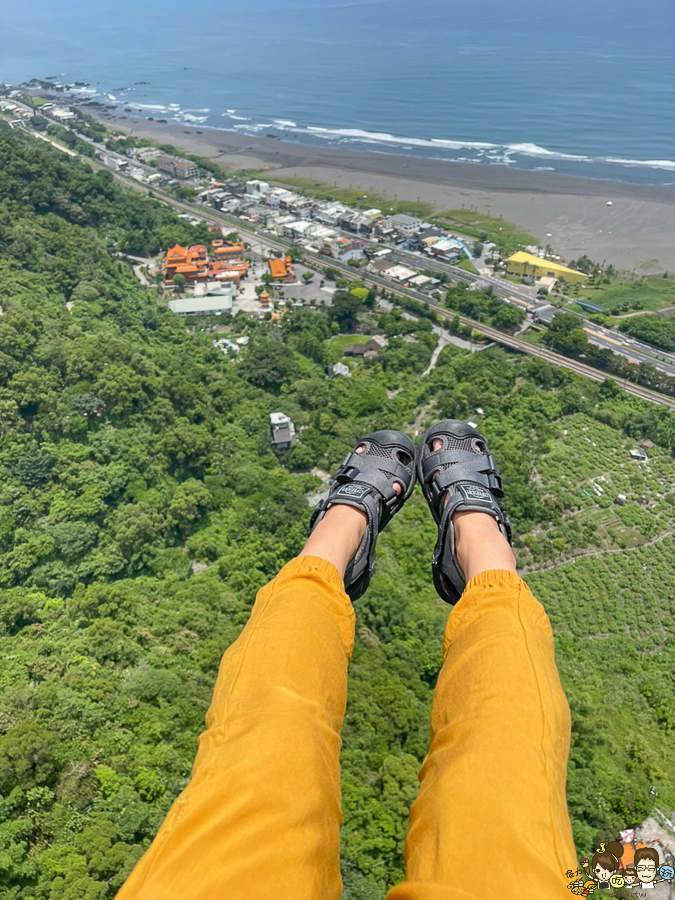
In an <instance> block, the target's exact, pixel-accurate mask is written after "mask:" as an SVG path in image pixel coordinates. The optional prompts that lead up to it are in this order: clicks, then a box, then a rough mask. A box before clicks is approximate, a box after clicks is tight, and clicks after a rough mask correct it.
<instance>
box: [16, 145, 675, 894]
mask: <svg viewBox="0 0 675 900" xmlns="http://www.w3.org/2000/svg"><path fill="white" fill-rule="evenodd" d="M208 239H209V235H208V232H207V230H206V229H205V227H200V228H195V227H193V226H190V225H188V224H187V223H186V222H185V221H184V220H181V219H178V218H175V217H174V215H173V214H172V213H171V212H170V211H169V210H167V209H166V208H165V207H164V206H162V205H160V204H159V203H158V202H156V201H153V200H151V199H147V198H143V197H140V196H139V195H137V194H134V193H133V192H130V191H125V190H123V189H121V188H119V187H118V186H117V185H115V183H114V182H113V180H112V176H111V175H110V173H108V172H98V173H94V172H92V171H91V170H90V169H89V168H87V167H86V166H84V165H83V164H79V163H77V162H73V161H72V160H67V159H64V158H63V156H62V155H61V154H59V153H58V151H56V150H52V149H50V148H49V147H47V146H44V147H43V146H35V145H34V143H32V142H30V141H28V140H27V139H26V140H23V139H20V138H18V137H14V136H8V135H3V134H0V306H1V307H2V315H1V316H0V687H1V690H0V896H2V897H3V898H8V900H19V898H21V900H104V898H106V900H107V898H113V897H114V895H115V893H116V891H117V890H118V889H119V887H120V885H121V884H122V882H123V881H124V879H125V877H126V875H127V874H128V873H129V872H130V870H131V868H132V867H133V865H134V864H135V862H136V861H137V859H138V858H139V857H140V855H141V853H142V852H143V850H144V849H145V848H146V847H147V846H148V845H149V843H150V841H151V839H152V837H153V835H154V834H155V832H156V831H157V828H158V827H159V825H160V823H161V821H162V819H163V817H164V815H165V814H166V812H167V810H168V808H169V807H170V805H171V803H172V801H173V800H174V798H175V797H176V796H177V794H178V793H179V792H180V791H181V789H182V788H183V787H185V785H186V783H187V781H188V779H189V776H190V769H191V765H192V761H193V758H194V755H195V751H196V746H197V737H198V734H199V733H200V730H201V729H202V727H203V720H204V715H205V712H206V708H207V706H208V704H209V701H210V697H211V691H212V689H213V685H214V682H215V678H216V673H217V667H218V663H219V660H220V657H221V655H222V653H223V651H224V650H225V649H226V648H227V646H228V645H229V644H230V643H231V642H232V641H233V640H234V639H235V638H236V637H237V635H238V634H239V632H240V630H241V629H242V627H243V625H244V623H245V622H246V619H247V616H248V614H249V611H250V608H251V605H252V603H253V600H254V598H255V593H256V591H257V589H258V588H259V587H260V586H261V585H263V584H264V583H265V582H266V581H267V580H268V579H269V578H271V577H272V576H273V575H274V574H275V572H276V571H277V570H278V569H279V568H280V567H281V566H282V565H283V564H284V563H285V562H286V561H287V560H288V559H289V558H290V557H291V556H293V555H294V554H295V553H296V552H297V551H298V550H299V549H300V547H301V546H302V543H303V539H304V535H305V533H306V526H307V522H308V520H309V516H310V512H311V510H310V507H309V505H308V503H307V500H306V496H307V494H311V493H314V492H316V491H317V490H321V485H322V483H325V481H323V482H322V479H324V478H325V476H326V475H327V473H329V472H330V471H331V470H332V469H334V467H335V466H336V465H337V464H338V463H339V461H340V459H341V458H342V457H343V455H344V453H345V451H346V448H347V447H348V446H349V445H351V444H353V443H355V442H356V440H357V439H358V438H359V437H360V436H362V435H363V434H364V433H366V432H367V431H369V430H372V429H373V428H376V427H382V426H384V425H388V426H389V427H394V428H405V429H406V430H408V431H409V432H410V433H413V434H414V433H415V432H416V431H421V430H422V429H423V428H424V427H425V425H426V424H427V423H430V422H432V421H433V420H434V419H437V418H440V417H444V416H454V417H459V418H476V419H477V420H478V419H480V423H481V428H482V429H483V431H484V433H485V435H486V437H487V439H488V440H489V442H490V445H491V449H492V450H493V452H494V453H495V455H496V456H497V458H498V459H499V461H500V465H501V467H502V470H503V475H504V478H505V481H506V483H507V486H508V498H509V512H510V514H511V517H512V520H513V523H514V528H515V532H516V534H517V535H518V538H517V542H516V551H517V554H518V557H519V561H520V563H521V564H522V565H523V566H524V567H525V571H526V572H527V573H528V574H527V579H528V581H529V583H530V584H531V585H532V587H533V588H534V589H535V591H536V592H537V593H538V594H539V596H540V598H541V600H542V601H543V602H544V604H545V605H546V607H547V610H548V612H549V615H550V617H551V620H552V623H553V627H554V630H555V632H556V640H557V654H558V660H559V665H560V669H561V674H562V677H563V682H564V686H565V689H566V691H567V694H568V697H569V700H570V704H571V707H572V712H573V730H574V736H573V747H572V755H571V763H570V772H569V796H570V806H571V813H572V818H573V824H574V829H575V837H576V839H577V844H578V847H579V851H580V852H583V853H587V852H588V851H589V849H590V848H591V846H592V845H593V846H594V844H593V841H595V840H596V839H601V840H607V839H608V838H609V837H610V836H613V835H614V834H615V833H616V831H617V830H618V829H619V828H621V827H625V826H626V825H627V824H630V823H632V822H636V821H639V820H641V819H642V818H643V817H644V816H645V815H646V814H647V813H648V812H649V810H650V804H651V802H652V801H650V797H649V787H650V785H651V784H652V783H663V784H675V749H674V745H673V730H674V729H675V675H674V674H673V673H675V644H674V642H673V634H674V623H673V618H672V615H673V614H672V603H673V596H674V595H675V575H674V566H673V560H674V559H675V548H674V546H673V537H672V529H673V500H674V499H675V494H674V489H673V475H674V474H675V463H674V462H673V458H672V451H673V448H674V447H675V418H674V417H673V416H672V414H670V413H668V412H667V411H665V410H664V409H663V408H662V407H659V406H656V405H651V404H644V403H642V402H640V401H638V400H637V399H636V398H631V397H628V396H627V395H623V394H621V393H618V392H617V390H616V388H615V386H614V385H613V384H612V383H607V382H606V383H605V384H595V383H591V382H586V381H583V380H581V379H579V378H577V377H576V376H574V375H572V374H571V373H569V372H566V371H562V370H558V369H555V368H552V367H551V366H549V365H548V364H546V363H543V362H541V361H538V360H533V359H529V358H524V357H519V356H515V355H509V354H506V353H504V352H502V351H500V350H495V349H489V350H485V351H482V352H480V353H476V354H474V355H473V356H471V355H469V354H467V353H465V352H464V351H459V350H454V349H451V348H446V349H445V350H443V352H442V353H441V355H440V357H439V360H438V364H437V365H436V367H435V368H434V369H433V370H432V372H431V373H430V374H429V375H428V376H427V377H424V378H421V377H419V376H420V374H421V373H422V372H423V371H424V370H425V369H426V367H427V365H428V364H429V360H430V357H431V349H432V347H433V346H434V343H435V340H436V338H435V336H434V335H433V334H432V333H431V331H430V324H429V322H428V321H421V322H418V323H414V322H409V321H407V320H404V319H401V318H400V316H399V315H397V314H396V313H395V312H394V313H390V314H387V315H383V314H381V313H380V312H378V310H377V308H376V306H375V305H374V300H375V298H374V297H373V296H372V294H369V293H368V292H367V291H366V290H358V289H357V291H355V292H352V293H351V294H350V295H342V296H338V302H337V303H336V305H335V307H334V308H333V309H332V310H331V311H323V310H322V311H319V310H313V309H293V310H289V311H287V312H286V313H285V315H284V316H283V317H282V318H281V320H279V321H276V322H272V321H269V320H266V321H262V322H257V321H256V322H251V321H248V320H246V318H245V317H244V316H242V315H238V316H237V317H236V318H235V319H234V320H233V321H232V322H231V324H230V325H228V328H229V333H230V334H231V335H232V336H235V335H238V334H247V335H248V336H249V337H250V342H249V344H248V346H247V347H246V348H245V349H244V350H243V351H242V352H241V354H240V355H239V357H238V358H237V359H230V358H228V357H226V356H225V355H223V354H222V353H221V352H220V351H218V350H216V349H214V347H213V345H212V339H213V335H212V333H210V332H209V331H208V330H207V328H206V326H207V325H210V324H213V323H208V322H206V323H204V326H205V327H200V326H199V323H198V324H197V326H196V327H195V324H194V323H191V329H190V333H189V332H188V331H187V330H186V328H185V323H183V322H182V321H181V320H179V319H178V318H177V317H174V316H173V315H172V314H171V313H169V312H168V311H167V310H166V309H164V308H163V307H162V306H161V305H158V303H157V301H156V297H155V289H154V288H142V287H141V286H140V285H139V284H138V282H137V280H136V278H135V276H134V275H133V272H132V270H131V267H130V266H129V265H128V264H127V263H126V262H125V261H124V259H123V258H121V257H120V256H119V255H118V254H119V253H120V252H122V253H125V252H126V253H134V254H141V255H147V254H151V253H155V252H157V251H158V250H159V249H160V248H162V247H164V248H165V247H167V246H168V245H171V244H173V243H175V242H177V241H180V242H187V241H190V242H195V241H197V240H199V241H207V240H208ZM67 303H68V304H69V307H70V308H67V307H66V304H67ZM71 304H72V305H71ZM355 315H358V317H360V318H361V320H363V321H364V322H366V323H370V324H372V325H373V326H374V327H376V328H377V330H378V332H379V333H382V332H384V333H386V334H387V335H388V336H389V345H388V347H387V348H386V350H384V351H383V352H382V353H381V354H380V356H379V357H378V358H377V359H376V360H373V361H370V362H368V363H362V362H359V363H355V362H350V365H351V366H352V369H353V376H352V378H351V379H344V378H335V379H328V378H327V377H326V370H325V363H326V362H327V361H333V358H334V355H335V352H336V347H337V348H338V349H339V348H340V347H341V346H342V345H341V342H340V341H339V340H338V341H337V342H335V343H334V344H332V343H331V338H332V337H334V336H335V335H336V334H339V333H340V329H341V328H343V329H344V328H345V327H348V325H349V323H350V322H352V321H353V320H354V317H355ZM221 324H222V323H221ZM404 332H407V334H406V335H405V336H406V339H405V340H404V339H403V334H404ZM477 407H480V408H481V409H482V410H483V415H480V414H479V413H477V412H476V408H477ZM279 409H282V410H283V411H284V412H286V413H287V414H289V415H290V416H291V417H292V418H293V420H294V422H295V424H296V427H297V428H298V430H299V433H300V443H299V444H297V445H296V446H295V447H294V448H293V450H292V451H291V453H290V454H289V456H288V458H287V460H286V461H285V464H284V465H280V464H279V462H278V460H277V458H276V457H275V455H274V454H273V453H272V451H271V449H270V444H269V425H268V422H269V418H268V417H269V413H270V412H272V411H275V410H279ZM643 437H648V438H650V439H651V440H652V441H653V442H655V444H656V446H655V447H654V448H653V449H652V450H650V451H649V453H650V459H649V461H648V462H646V463H637V462H634V461H633V460H631V458H630V456H629V453H628V451H629V449H631V448H633V447H634V446H635V443H634V442H635V441H636V440H639V439H641V438H643ZM312 469H313V470H314V473H312V472H311V471H310V470H312ZM317 473H318V474H317ZM600 479H604V480H600ZM594 485H595V487H594ZM598 486H599V488H600V489H598ZM619 493H622V494H625V495H626V502H625V504H624V505H623V506H619V505H617V504H616V503H615V502H614V501H615V498H616V496H617V495H618V494H619ZM434 539H435V526H434V525H433V523H432V521H431V518H430V516H429V514H428V511H427V509H426V506H425V504H424V503H423V500H422V498H421V495H420V494H419V492H417V493H416V495H415V496H414V498H413V500H412V501H411V502H410V503H409V504H408V505H407V506H406V508H405V509H404V511H403V512H402V513H401V515H400V516H399V517H397V519H396V520H395V521H394V522H393V523H392V527H391V528H390V529H389V530H388V531H387V532H385V534H384V535H383V537H382V539H381V541H380V545H379V547H378V552H379V557H378V569H377V574H376V576H375V578H374V580H373V582H372V585H371V588H370V590H369V592H368V593H367V595H366V596H365V597H364V598H363V599H362V600H361V601H359V603H358V607H357V642H356V649H355V653H354V659H353V663H352V666H351V670H350V694H349V703H348V709H347V716H346V720H345V729H344V734H343V737H344V744H343V752H342V773H343V807H344V818H345V823H344V829H343V841H342V860H343V876H344V880H345V893H344V896H345V898H347V900H376V898H383V897H384V894H385V890H386V887H387V885H388V884H391V883H394V882H395V881H397V880H399V879H400V878H401V877H402V873H403V861H402V847H403V840H404V838H405V833H406V829H407V812H408V807H409V804H410V802H411V800H412V799H413V798H414V796H415V794H416V789H417V772H418V769H419V765H420V762H421V760H422V758H423V756H424V754H425V752H426V746H427V740H428V717H429V707H430V701H431V696H432V692H433V688H434V684H435V681H436V677H437V674H438V671H439V667H440V664H441V647H442V633H443V627H444V624H445V621H446V618H447V613H448V609H447V607H446V606H445V605H444V604H443V603H441V602H440V601H439V600H438V599H437V598H436V595H435V593H434V591H433V588H432V586H431V578H430V571H429V569H430V567H429V548H430V546H431V545H432V544H433V541H434ZM195 572H198V574H195ZM660 802H663V801H660Z"/></svg>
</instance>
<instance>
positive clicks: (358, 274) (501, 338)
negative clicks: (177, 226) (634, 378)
mask: <svg viewBox="0 0 675 900" xmlns="http://www.w3.org/2000/svg"><path fill="white" fill-rule="evenodd" d="M87 162H89V163H91V164H92V165H94V166H95V167H97V168H101V169H102V168H105V167H104V166H103V165H102V164H101V163H99V162H97V161H96V160H87ZM112 174H113V177H114V178H115V179H116V180H118V181H120V182H121V183H122V184H124V185H126V186H127V187H131V188H133V189H134V190H136V191H138V192H140V193H142V194H147V193H152V194H153V196H154V197H156V198H157V199H161V200H163V201H164V202H166V203H167V204H168V205H169V206H172V207H173V208H174V209H176V210H179V211H180V212H187V213H190V214H191V215H193V216H194V217H195V218H197V219H201V220H202V221H204V222H209V223H213V224H218V225H221V226H222V225H232V226H235V227H236V228H237V230H238V231H239V232H241V233H243V234H247V235H249V236H250V237H254V238H255V239H256V240H257V241H259V242H260V243H261V244H264V245H266V246H267V247H270V248H271V249H273V250H288V249H290V248H293V247H295V245H294V244H293V242H292V241H289V240H286V239H285V238H276V237H275V238H272V237H270V236H269V235H268V234H267V233H266V232H265V231H263V230H262V229H260V228H256V227H255V225H251V224H243V223H242V222H241V221H240V220H239V219H238V218H236V216H227V215H225V214H223V213H220V212H217V211H216V210H214V209H210V208H207V207H203V206H197V205H196V204H192V203H188V202H187V201H184V200H178V199H177V198H176V197H173V196H172V195H171V194H165V193H164V192H163V191H161V190H158V189H156V188H153V189H148V188H147V187H145V186H144V185H142V184H140V182H137V181H134V180H133V179H130V178H125V177H124V176H123V175H119V174H118V173H116V172H113V173H112ZM296 249H297V247H296ZM303 256H304V258H305V259H309V260H311V261H312V263H314V266H315V267H316V268H318V269H323V268H325V267H326V265H327V264H328V265H329V266H331V267H332V268H334V269H338V270H339V271H340V273H341V274H342V275H343V276H344V277H345V278H346V279H348V280H350V281H356V280H358V281H360V282H362V283H364V284H369V285H376V286H378V287H384V288H385V289H386V290H388V291H391V290H392V289H395V290H396V292H397V293H398V294H402V295H403V296H406V297H410V298H411V299H413V300H417V301H419V302H421V303H424V304H426V305H427V306H429V307H431V308H432V309H433V310H434V312H436V313H437V314H438V315H439V316H440V317H441V318H443V319H450V320H451V319H454V318H455V316H456V313H455V312H453V311H451V310H447V309H445V308H444V307H442V306H439V305H438V304H436V303H432V302H431V301H430V300H429V297H428V296H427V295H426V294H422V293H420V292H419V291H415V290H412V289H411V288H404V287H399V286H398V285H393V284H392V283H391V281H388V280H387V279H386V278H381V277H380V276H379V275H375V274H374V273H371V272H365V271H364V270H363V269H360V270H354V269H352V268H351V267H350V266H348V265H346V264H344V263H341V262H339V261H338V260H335V259H332V258H329V257H326V256H321V255H319V254H315V253H309V252H308V251H307V250H304V251H303ZM459 271H460V272H462V273H463V274H467V273H465V272H464V270H463V269H460V270H459ZM459 320H460V323H461V324H462V325H467V326H469V327H470V328H472V329H473V330H474V331H477V332H479V333H480V334H482V335H484V336H485V337H487V338H489V339H490V340H492V341H494V342H495V343H497V344H501V345H502V346H503V347H509V348H511V349H513V350H518V351H520V352H521V353H527V354H529V355H530V356H536V357H538V358H539V359H544V360H546V361H547V362H550V363H551V364H552V365H555V366H558V367H560V368H563V369H569V370H571V371H573V372H577V373H578V374H579V375H583V376H584V377H586V378H590V379H592V380H593V381H604V380H605V379H606V378H607V377H608V376H607V375H606V374H605V373H604V372H601V371H599V370H598V369H594V368H593V367H592V366H588V365H586V364H585V363H580V362H578V361H577V360H573V359H568V358H567V357H566V356H561V355H560V354H558V353H554V352H553V351H552V350H547V349H546V348H544V347H538V346H536V345H534V344H530V343H528V342H527V341H523V340H521V339H520V338H517V337H515V336H513V335H509V334H505V333H504V332H502V331H497V329H495V328H490V327H488V326H487V325H483V324H482V322H476V321H474V320H473V319H467V318H466V316H460V317H459ZM612 378H613V380H614V381H615V382H616V383H617V384H618V385H620V386H621V387H622V388H623V389H624V390H625V391H626V392H627V393H629V394H633V395H635V396H636V397H640V398H642V399H643V400H649V401H650V402H651V403H658V404H660V405H661V406H666V407H668V408H669V409H674V410H675V398H672V397H668V396H667V395H665V394H660V393H658V392H657V391H651V390H649V389H648V388H643V387H641V386H640V385H637V384H633V383H632V382H630V381H626V380H625V379H622V378H614V377H613V376H612Z"/></svg>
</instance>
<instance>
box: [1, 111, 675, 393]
mask: <svg viewBox="0 0 675 900" xmlns="http://www.w3.org/2000/svg"><path fill="white" fill-rule="evenodd" d="M14 102H16V103H17V105H19V106H23V108H24V109H26V110H29V111H32V110H31V108H30V107H29V106H27V105H26V104H22V103H20V102H19V101H16V100H15V101H14ZM47 115H49V113H47ZM64 127H66V128H68V130H70V131H73V133H75V134H77V135H78V137H79V138H80V139H81V140H83V141H85V142H86V143H88V144H90V146H92V147H94V148H95V149H96V150H97V151H98V152H102V153H107V154H108V155H110V156H112V157H116V158H119V159H126V157H124V156H121V155H120V154H116V153H114V152H111V151H108V150H107V148H105V147H104V146H103V145H101V144H98V143H96V141H93V140H92V139H91V138H88V137H85V136H84V135H82V134H80V133H79V132H78V131H76V129H74V128H70V126H68V125H65V126H64ZM33 134H34V136H35V137H37V138H40V139H41V140H47V141H49V143H54V142H53V141H50V140H49V138H47V137H46V136H45V135H42V134H39V133H37V132H33ZM54 146H59V149H65V148H61V147H60V145H56V144H54ZM65 152H67V153H69V155H71V156H74V155H76V154H75V153H73V151H72V150H67V149H65ZM134 166H136V167H138V168H140V169H142V170H143V171H144V172H146V173H147V174H154V173H155V172H156V170H155V169H153V168H152V167H149V166H146V165H144V164H143V163H140V162H137V161H134ZM115 175H116V177H118V178H120V179H121V180H124V179H123V178H122V176H118V175H117V173H115ZM125 183H126V184H127V185H129V186H131V187H136V186H137V184H138V183H137V182H135V181H134V180H133V179H132V180H127V181H125ZM156 193H157V194H161V195H162V197H163V199H165V200H166V201H167V202H171V199H172V198H171V195H170V194H165V193H164V192H162V191H156ZM184 208H185V209H186V210H187V211H189V212H191V213H192V214H193V215H197V214H198V212H197V211H196V210H197V209H199V213H201V209H202V207H195V206H193V205H192V204H189V205H185V207H184ZM228 221H230V222H232V224H235V225H236V226H237V227H239V228H241V227H242V226H241V223H240V221H239V219H238V218H237V217H234V216H233V217H231V218H229V219H228ZM343 233H344V234H345V236H348V237H350V236H351V235H349V234H347V233H346V232H343ZM367 243H369V242H367ZM373 246H374V247H376V248H377V249H381V245H380V244H373ZM392 259H394V260H396V261H397V262H399V263H402V264H406V265H408V266H413V267H415V268H418V269H419V268H422V269H428V270H429V271H433V272H438V273H439V274H444V275H446V276H447V277H448V278H449V279H450V280H452V281H454V282H458V281H464V282H468V283H474V284H478V285H480V286H481V287H487V286H489V287H491V288H492V289H493V290H494V292H495V293H496V294H497V295H498V296H499V297H501V298H502V299H503V300H505V301H506V302H507V303H511V304H514V305H516V306H517V307H518V308H519V309H521V310H523V311H524V312H525V313H526V315H527V316H528V320H530V321H532V320H536V321H539V322H543V323H544V324H549V323H550V322H551V319H552V318H553V316H554V315H555V314H556V313H557V312H558V309H557V308H556V307H554V306H552V305H551V304H550V303H549V301H548V299H544V298H541V297H538V296H537V294H536V292H535V290H534V289H533V288H528V287H525V286H522V285H517V284H513V283H511V282H507V281H506V280H505V279H503V278H499V277H497V276H495V275H490V274H489V273H486V272H485V271H483V272H482V273H481V274H480V275H477V274H474V273H472V272H467V271H465V270H464V269H460V268H459V267H458V266H453V265H451V264H450V263H445V262H441V261H439V260H438V259H434V258H433V257H427V256H425V255H424V254H422V253H420V252H412V251H409V250H402V249H401V248H396V249H394V250H393V253H392ZM384 283H386V284H387V286H388V287H394V285H393V283H387V282H384ZM396 289H398V286H396ZM418 296H421V299H423V300H425V301H427V299H428V298H427V297H426V295H418ZM568 312H569V311H568ZM572 315H577V314H576V313H572ZM580 318H582V319H583V320H584V322H587V323H588V324H587V325H585V326H584V330H585V331H586V333H587V335H588V339H589V341H590V342H591V343H593V344H595V345H597V346H598V347H601V348H603V349H607V350H611V351H612V352H614V353H618V354H620V355H621V356H624V357H625V358H626V359H628V360H629V361H630V362H631V363H635V364H636V365H639V364H640V363H646V364H648V365H651V366H654V368H656V369H658V370H660V371H662V372H664V373H665V374H667V375H669V376H673V377H675V355H673V354H671V353H667V352H666V351H662V350H659V349H657V348H655V347H652V346H651V345H649V344H645V343H643V342H641V341H637V340H635V339H633V338H630V337H627V336H626V335H624V334H622V333H621V332H619V331H614V330H613V329H610V328H604V327H603V326H599V325H594V324H592V323H590V322H588V319H586V318H585V317H583V316H580Z"/></svg>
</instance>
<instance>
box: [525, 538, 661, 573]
mask: <svg viewBox="0 0 675 900" xmlns="http://www.w3.org/2000/svg"><path fill="white" fill-rule="evenodd" d="M673 533H675V532H673V529H671V530H670V531H663V532H662V533H661V534H657V535H656V537H653V538H651V540H649V541H646V543H644V544H640V546H639V547H631V548H630V549H629V550H624V549H623V548H622V547H616V548H613V549H611V550H589V551H588V553H580V554H579V555H578V556H568V557H566V558H564V559H561V560H560V561H559V562H557V563H554V564H553V565H551V566H542V567H528V566H525V567H524V568H523V570H522V573H523V575H533V574H535V573H537V574H538V573H539V572H552V571H553V569H559V568H560V567H561V566H565V565H567V563H570V562H576V561H577V560H578V559H585V558H586V557H588V556H609V555H611V554H612V553H630V552H631V550H642V548H643V547H651V546H652V544H658V543H660V542H661V541H665V540H666V538H669V537H672V536H673Z"/></svg>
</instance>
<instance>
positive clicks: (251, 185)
mask: <svg viewBox="0 0 675 900" xmlns="http://www.w3.org/2000/svg"><path fill="white" fill-rule="evenodd" d="M269 190H270V186H269V183H268V182H267V181H258V180H257V179H252V180H251V181H247V182H246V193H247V194H248V195H249V196H250V197H254V198H255V199H256V200H258V199H260V197H262V195H263V194H267V193H269Z"/></svg>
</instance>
